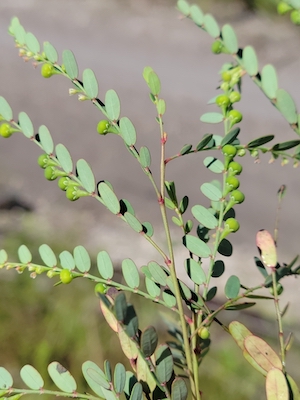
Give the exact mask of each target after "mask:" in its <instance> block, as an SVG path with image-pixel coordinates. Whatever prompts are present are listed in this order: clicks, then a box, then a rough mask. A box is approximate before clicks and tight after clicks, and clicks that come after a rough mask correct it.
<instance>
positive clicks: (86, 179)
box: [76, 159, 96, 193]
mask: <svg viewBox="0 0 300 400" xmlns="http://www.w3.org/2000/svg"><path fill="white" fill-rule="evenodd" d="M76 170H77V174H78V178H79V179H80V181H81V184H82V186H83V187H84V189H85V190H86V191H87V192H89V193H93V192H94V191H95V186H96V184H95V177H94V174H93V171H92V170H91V167H90V166H89V164H88V163H87V162H86V161H85V160H83V159H80V160H78V161H77V164H76Z"/></svg>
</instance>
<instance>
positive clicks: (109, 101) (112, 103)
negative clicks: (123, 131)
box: [105, 89, 121, 121]
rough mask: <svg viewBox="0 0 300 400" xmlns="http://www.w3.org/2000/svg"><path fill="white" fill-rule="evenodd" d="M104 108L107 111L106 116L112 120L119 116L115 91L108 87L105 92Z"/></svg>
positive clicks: (118, 103) (118, 101)
mask: <svg viewBox="0 0 300 400" xmlns="http://www.w3.org/2000/svg"><path fill="white" fill-rule="evenodd" d="M105 110H106V112H107V116H108V118H109V119H111V120H112V121H117V120H118V119H119V117H120V110H121V105H120V100H119V97H118V95H117V93H116V92H115V91H114V90H112V89H110V90H108V91H107V92H106V94H105Z"/></svg>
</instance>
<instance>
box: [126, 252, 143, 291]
mask: <svg viewBox="0 0 300 400" xmlns="http://www.w3.org/2000/svg"><path fill="white" fill-rule="evenodd" d="M122 273H123V277H124V280H125V282H126V284H127V285H128V286H129V287H130V288H132V289H136V288H138V287H139V285H140V275H139V271H138V269H137V266H136V264H135V263H134V262H133V261H132V260H131V259H130V258H126V259H125V260H123V261H122Z"/></svg>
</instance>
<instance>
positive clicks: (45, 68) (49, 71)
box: [41, 63, 55, 78]
mask: <svg viewBox="0 0 300 400" xmlns="http://www.w3.org/2000/svg"><path fill="white" fill-rule="evenodd" d="M54 71H55V70H54V67H53V65H52V64H47V63H46V64H43V65H42V68H41V75H42V76H43V77H44V78H50V77H51V76H52V75H53V74H54Z"/></svg>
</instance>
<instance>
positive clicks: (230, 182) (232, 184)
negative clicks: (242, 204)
mask: <svg viewBox="0 0 300 400" xmlns="http://www.w3.org/2000/svg"><path fill="white" fill-rule="evenodd" d="M226 185H227V186H228V189H229V191H230V192H231V191H232V190H234V189H237V188H238V187H239V186H240V181H239V180H238V178H236V177H235V176H228V177H227V178H226Z"/></svg>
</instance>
